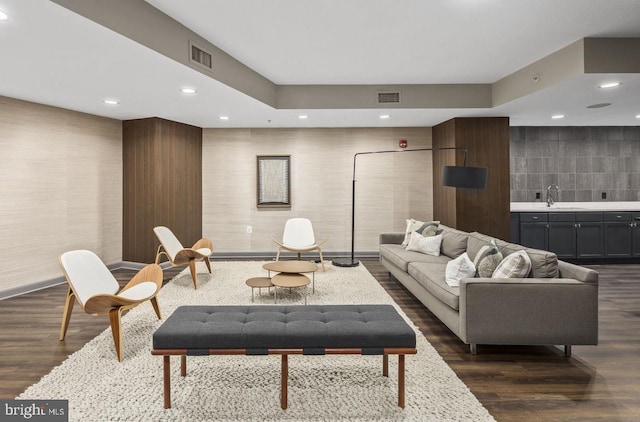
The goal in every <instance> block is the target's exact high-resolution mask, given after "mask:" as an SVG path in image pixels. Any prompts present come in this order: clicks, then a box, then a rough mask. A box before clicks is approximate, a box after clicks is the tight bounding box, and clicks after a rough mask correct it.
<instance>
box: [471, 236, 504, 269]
mask: <svg viewBox="0 0 640 422" xmlns="http://www.w3.org/2000/svg"><path fill="white" fill-rule="evenodd" d="M502 259H503V256H502V254H501V253H500V250H499V249H498V245H496V241H495V240H491V243H490V244H488V245H484V246H483V247H481V248H480V250H479V251H478V253H477V254H476V257H475V258H474V259H473V265H475V267H476V276H477V277H482V278H489V277H491V276H492V275H493V272H494V271H495V269H496V268H497V267H498V265H499V264H500V262H502Z"/></svg>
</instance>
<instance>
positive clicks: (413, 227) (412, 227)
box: [402, 218, 440, 248]
mask: <svg viewBox="0 0 640 422" xmlns="http://www.w3.org/2000/svg"><path fill="white" fill-rule="evenodd" d="M439 224H440V222H439V221H426V222H425V221H418V220H414V219H413V218H411V219H408V220H407V228H406V230H405V232H404V240H403V241H402V246H403V247H405V248H406V247H407V245H408V244H409V239H410V238H411V233H413V232H418V233H420V234H422V232H423V231H424V230H425V229H426V228H427V227H435V228H436V229H437V228H438V225H439Z"/></svg>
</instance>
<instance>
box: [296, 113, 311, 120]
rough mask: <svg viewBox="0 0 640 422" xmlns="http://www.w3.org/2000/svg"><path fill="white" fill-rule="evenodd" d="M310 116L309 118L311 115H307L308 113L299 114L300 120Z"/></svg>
mask: <svg viewBox="0 0 640 422" xmlns="http://www.w3.org/2000/svg"><path fill="white" fill-rule="evenodd" d="M308 118H309V116H307V115H306V114H301V115H299V116H298V119H300V120H304V119H308Z"/></svg>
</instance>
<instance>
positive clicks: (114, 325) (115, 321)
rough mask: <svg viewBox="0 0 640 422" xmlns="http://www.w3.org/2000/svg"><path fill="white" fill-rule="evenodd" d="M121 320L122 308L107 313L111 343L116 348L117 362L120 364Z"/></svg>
mask: <svg viewBox="0 0 640 422" xmlns="http://www.w3.org/2000/svg"><path fill="white" fill-rule="evenodd" d="M121 318H122V308H116V309H112V310H110V311H109V322H110V323H111V335H113V343H114V344H115V346H116V355H117V356H118V361H119V362H122V332H121V330H120V320H121Z"/></svg>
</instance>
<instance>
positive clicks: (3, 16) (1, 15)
mask: <svg viewBox="0 0 640 422" xmlns="http://www.w3.org/2000/svg"><path fill="white" fill-rule="evenodd" d="M8 18H9V16H7V14H6V13H4V12H3V11H2V10H0V21H3V20H6V19H8Z"/></svg>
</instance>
